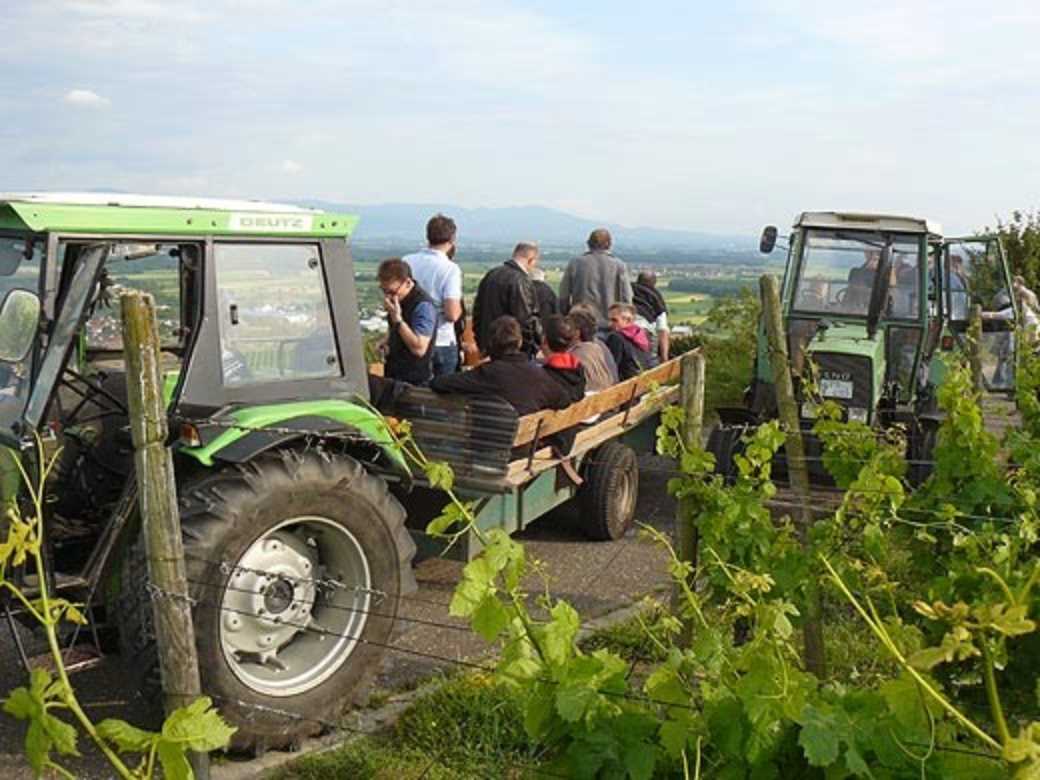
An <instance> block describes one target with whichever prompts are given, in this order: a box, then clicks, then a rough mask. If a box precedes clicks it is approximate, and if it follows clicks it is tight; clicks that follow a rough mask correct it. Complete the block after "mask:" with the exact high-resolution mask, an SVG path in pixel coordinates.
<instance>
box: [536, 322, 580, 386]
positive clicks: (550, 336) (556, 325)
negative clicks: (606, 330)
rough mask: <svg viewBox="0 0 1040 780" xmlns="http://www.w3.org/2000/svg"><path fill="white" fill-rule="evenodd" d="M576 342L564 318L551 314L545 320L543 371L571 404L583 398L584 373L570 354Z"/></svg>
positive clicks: (576, 338)
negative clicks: (558, 384) (558, 386)
mask: <svg viewBox="0 0 1040 780" xmlns="http://www.w3.org/2000/svg"><path fill="white" fill-rule="evenodd" d="M577 340H578V334H577V331H576V330H575V328H574V326H573V325H572V324H571V323H570V322H568V321H567V320H566V319H565V318H564V317H562V316H561V315H559V314H553V315H552V316H551V317H549V318H547V319H546V321H545V338H544V339H543V340H542V352H544V353H545V363H544V366H545V370H546V372H548V374H549V376H551V377H552V378H553V379H555V380H556V381H557V382H559V383H560V386H561V387H562V388H563V389H564V390H565V391H566V393H567V396H568V397H569V398H570V401H571V403H574V402H575V401H580V400H581V399H583V398H584V397H585V372H584V370H583V369H582V365H581V361H580V360H579V359H578V358H577V357H576V356H575V355H574V353H572V352H571V347H573V346H574V343H575V342H576V341H577Z"/></svg>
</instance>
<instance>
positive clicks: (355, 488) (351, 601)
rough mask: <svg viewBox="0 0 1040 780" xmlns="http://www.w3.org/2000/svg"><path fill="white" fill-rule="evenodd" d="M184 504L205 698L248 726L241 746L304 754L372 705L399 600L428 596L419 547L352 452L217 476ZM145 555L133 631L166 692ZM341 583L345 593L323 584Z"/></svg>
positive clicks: (124, 629)
mask: <svg viewBox="0 0 1040 780" xmlns="http://www.w3.org/2000/svg"><path fill="white" fill-rule="evenodd" d="M179 503H180V509H181V525H182V532H183V535H184V550H185V564H186V569H187V574H188V581H189V592H190V595H191V598H192V599H193V600H194V601H195V605H194V606H193V611H192V612H193V618H194V628H195V640H196V646H197V648H198V656H199V672H200V675H201V678H202V691H203V693H204V694H207V695H210V696H212V697H213V699H214V704H215V706H217V707H218V709H219V710H220V712H221V714H222V715H223V716H224V717H225V718H226V719H227V720H228V721H229V722H230V723H232V724H233V725H235V726H237V728H238V731H237V732H236V734H235V736H234V737H233V738H232V744H231V749H232V750H236V751H252V752H255V753H262V752H263V751H264V750H266V749H268V748H274V749H280V748H289V747H292V746H294V745H296V744H298V743H299V741H300V740H301V739H303V738H304V737H307V736H311V735H314V734H317V733H319V732H320V731H321V730H322V728H323V726H324V725H325V724H330V723H335V722H336V720H337V718H338V716H339V715H340V713H341V711H342V710H343V709H344V708H345V707H346V706H349V705H350V704H351V703H359V702H361V701H363V700H364V697H365V696H366V695H367V689H368V687H369V684H370V683H371V682H372V680H373V679H374V677H375V674H376V673H377V672H378V670H379V666H380V661H381V658H382V656H383V655H384V650H385V649H386V648H387V646H388V645H389V643H390V639H391V633H392V631H393V629H394V623H395V620H396V615H397V610H398V601H399V599H398V596H399V595H403V594H406V593H410V592H413V591H414V590H415V578H414V574H413V573H412V568H411V561H412V558H413V556H414V554H415V544H414V542H413V541H412V539H411V536H410V535H409V533H408V531H407V529H406V528H405V526H404V521H405V512H404V509H403V508H402V507H401V504H400V503H399V502H398V501H397V499H396V498H394V497H393V496H392V495H391V494H390V493H389V492H388V490H387V485H386V483H385V482H384V481H383V480H382V479H380V478H378V477H376V476H373V475H372V474H369V473H368V472H367V471H366V470H365V468H364V467H363V466H362V465H361V463H359V462H358V461H356V460H354V459H352V458H349V457H345V456H335V455H329V454H327V453H322V452H318V451H310V452H306V453H303V454H300V453H297V452H293V451H282V452H278V453H267V454H264V455H262V456H260V457H258V458H256V459H255V460H253V461H251V462H250V463H248V464H245V465H241V466H234V467H229V468H224V469H221V470H220V471H218V472H216V473H211V474H208V475H206V476H205V477H203V478H202V479H200V480H198V481H197V482H195V483H194V484H191V485H188V486H187V487H186V488H185V489H184V490H183V491H182V494H181V497H180V501H179ZM144 557H145V556H144V546H143V543H142V541H141V540H140V539H138V540H137V541H136V542H135V543H134V544H133V545H132V547H131V551H130V554H129V555H128V558H127V561H126V564H125V565H124V568H123V575H124V576H123V577H122V578H121V579H122V587H121V589H120V590H121V594H122V595H121V597H120V603H121V606H122V607H124V608H126V610H127V611H126V612H124V611H123V610H122V609H121V610H120V613H121V614H120V624H121V625H120V629H121V631H120V633H121V636H122V637H123V639H122V644H123V647H124V648H125V649H126V650H128V651H129V652H130V653H131V660H132V661H133V668H136V669H138V670H140V673H142V674H143V675H144V677H145V680H144V682H146V683H147V684H148V685H149V687H150V688H151V690H152V691H154V690H155V688H154V686H155V683H157V682H158V679H159V678H158V675H157V673H156V671H157V654H156V648H155V637H154V630H153V623H152V615H151V609H152V605H151V601H150V599H149V598H148V594H147V586H146V583H147V581H148V580H147V577H146V576H145V568H144V566H143V563H144ZM261 572H266V573H268V574H267V576H266V577H265V576H263V575H262V574H261ZM271 572H277V573H278V574H279V576H277V577H276V576H271V574H270V573H271ZM333 580H334V581H336V582H337V583H342V584H343V585H344V586H345V587H335V586H332V587H328V586H327V585H322V584H320V583H321V582H323V581H324V582H331V581H333ZM272 614H275V615H277V616H278V618H279V621H275V620H271V619H270V618H269V617H265V616H268V615H272ZM312 621H313V622H312ZM268 647H269V648H271V649H272V650H267V649H266V648H268ZM264 658H267V659H269V660H262V659H264ZM279 665H282V666H285V667H287V669H285V670H282V669H280V668H279ZM146 695H147V694H146ZM156 698H158V697H156Z"/></svg>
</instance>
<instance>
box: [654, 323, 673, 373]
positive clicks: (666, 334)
mask: <svg viewBox="0 0 1040 780" xmlns="http://www.w3.org/2000/svg"><path fill="white" fill-rule="evenodd" d="M654 326H655V327H656V329H657V354H658V355H660V356H661V362H662V363H664V362H665V361H666V360H668V351H669V348H670V347H671V340H672V334H671V333H670V331H669V330H668V312H667V311H663V312H661V313H660V314H659V315H657V320H656V321H655V322H654Z"/></svg>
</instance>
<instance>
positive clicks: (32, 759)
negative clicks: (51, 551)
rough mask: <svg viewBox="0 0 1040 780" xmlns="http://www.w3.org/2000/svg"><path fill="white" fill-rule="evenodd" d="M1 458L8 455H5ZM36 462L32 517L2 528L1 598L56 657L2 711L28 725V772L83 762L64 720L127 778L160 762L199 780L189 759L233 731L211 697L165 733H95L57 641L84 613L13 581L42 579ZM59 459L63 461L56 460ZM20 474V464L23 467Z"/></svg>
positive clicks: (117, 724)
mask: <svg viewBox="0 0 1040 780" xmlns="http://www.w3.org/2000/svg"><path fill="white" fill-rule="evenodd" d="M0 454H2V453H0ZM37 457H38V458H39V461H40V462H41V463H44V464H45V465H44V467H43V469H42V474H41V477H40V480H39V482H38V483H35V484H34V483H32V482H30V480H29V476H28V474H27V473H26V472H25V471H24V470H23V471H21V475H22V478H23V479H24V480H25V482H26V488H27V490H28V492H29V494H30V497H31V499H32V508H33V512H32V513H31V514H28V515H23V514H22V512H20V511H19V509H18V508H17V507H11V508H9V509H8V510H7V511H6V514H5V517H4V518H3V519H4V521H5V522H4V523H3V525H0V528H6V530H7V538H6V540H4V541H3V542H0V590H6V591H7V592H8V593H9V594H10V595H11V596H12V597H13V598H14V599H15V600H16V601H18V602H20V603H21V605H22V606H23V607H24V608H25V609H26V611H27V612H28V614H29V615H31V616H32V617H33V618H34V619H35V620H36V621H37V622H38V623H39V624H40V626H41V627H42V628H43V630H44V633H45V635H46V638H47V643H48V647H49V649H50V654H51V659H52V660H53V662H54V665H55V668H56V670H57V674H56V675H52V674H51V672H49V671H46V670H43V669H34V670H33V671H32V673H31V675H30V678H29V685H28V687H24V686H23V687H18V688H15V689H14V690H13V691H11V693H10V694H9V695H8V696H7V698H6V699H5V700H4V701H3V711H4V712H5V713H7V714H8V715H10V716H12V717H14V718H17V719H18V720H23V721H26V722H27V724H28V725H27V728H26V734H25V754H26V758H27V760H28V762H29V766H30V767H31V768H32V770H33V772H34V773H35V774H36V776H37V777H40V776H42V775H43V774H44V773H45V772H47V771H52V772H56V773H58V774H61V775H63V776H68V777H71V775H70V774H69V773H68V772H67V770H65V769H64V768H63V767H62V766H61V765H60V764H58V763H57V762H56V761H55V760H54V758H53V753H54V752H57V754H58V755H59V756H78V755H79V752H78V748H77V738H78V737H77V730H76V726H74V725H72V724H71V723H68V722H66V721H65V720H62V719H61V718H59V717H58V716H57V715H56V714H55V713H58V712H61V713H65V714H66V715H68V716H71V718H72V719H73V721H74V722H75V723H76V724H77V725H78V726H79V727H80V728H81V729H82V730H83V731H84V732H86V734H87V735H88V736H89V737H90V738H91V740H92V741H93V742H94V743H95V744H96V745H97V747H98V749H99V750H100V751H101V753H102V754H103V755H104V756H105V758H106V759H107V760H108V762H109V764H110V765H111V767H112V770H113V772H115V773H116V774H117V775H118V776H119V777H122V778H133V779H134V780H147V778H152V777H154V775H155V763H156V758H158V761H159V763H160V764H161V765H162V771H163V776H164V777H166V778H169V779H170V780H190V778H192V777H194V773H193V772H192V770H191V766H190V765H189V764H188V760H187V755H186V751H188V750H194V751H205V752H208V751H211V750H217V749H219V748H222V747H226V746H227V744H228V742H229V741H230V739H231V736H232V735H233V734H234V732H235V729H234V728H232V727H230V726H228V725H227V723H225V722H224V720H223V719H222V718H221V717H220V715H219V714H218V713H217V711H216V710H214V709H213V708H212V702H211V701H210V700H209V699H208V698H206V697H200V698H198V699H196V700H195V701H193V702H192V703H190V704H189V705H187V706H185V707H181V708H179V709H177V710H174V711H173V712H172V713H170V715H169V717H168V718H167V719H166V721H165V722H164V723H163V727H162V731H161V732H159V733H154V732H149V731H144V730H142V729H139V728H136V727H135V726H132V725H130V724H129V723H126V722H125V721H122V720H117V719H107V720H104V721H102V722H101V723H99V724H97V725H96V726H95V725H94V723H93V722H92V721H91V720H90V718H89V717H88V716H87V714H86V713H85V712H84V710H83V708H82V707H81V705H80V703H79V700H78V699H77V698H76V692H75V690H74V689H73V687H72V684H71V683H70V682H69V677H68V674H67V673H66V671H65V665H64V656H63V655H62V653H61V646H60V644H59V641H58V628H59V626H60V625H61V624H62V623H63V622H70V623H78V624H82V623H85V622H86V619H85V617H84V616H83V614H82V612H81V611H80V610H79V608H78V606H77V605H75V604H72V603H71V602H69V601H68V600H66V599H59V598H54V597H52V596H51V595H50V594H49V593H48V590H47V587H46V578H45V577H39V578H38V580H39V583H40V586H39V587H40V594H39V596H38V597H37V598H35V599H32V600H30V599H28V598H27V597H26V596H25V595H24V594H23V593H22V592H21V591H20V590H19V589H18V587H17V586H16V585H15V584H14V582H12V581H11V580H10V579H9V578H8V576H7V575H8V572H9V570H10V569H11V568H14V567H18V566H24V565H27V564H29V565H31V566H32V567H33V568H34V570H35V571H36V572H43V571H44V561H43V555H42V552H41V536H40V518H41V516H42V514H43V511H42V505H43V495H42V488H41V485H42V484H43V483H44V481H45V480H46V475H47V473H48V471H49V470H50V468H51V467H52V466H53V463H54V460H51V461H50V462H47V461H46V459H45V458H44V455H43V451H42V445H38V452H37ZM55 457H57V456H55ZM18 468H19V469H20V470H21V464H20V463H18ZM127 754H139V755H140V762H139V763H138V764H137V766H136V767H131V766H129V765H128V764H127V763H126V762H125V761H124V757H125V756H126V755H127Z"/></svg>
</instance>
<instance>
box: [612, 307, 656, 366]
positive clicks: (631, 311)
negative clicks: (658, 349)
mask: <svg viewBox="0 0 1040 780" xmlns="http://www.w3.org/2000/svg"><path fill="white" fill-rule="evenodd" d="M607 313H608V315H609V316H610V328H611V331H610V334H609V335H608V336H607V338H606V343H607V349H609V350H610V354H611V355H612V356H613V357H614V362H615V363H617V367H618V376H619V377H620V378H621V381H622V382H624V381H625V380H626V379H631V378H632V377H634V376H636V375H637V374H639V373H641V372H643V371H645V370H646V369H648V368H652V367H653V366H654V365H656V363H657V361H656V360H655V359H654V355H653V353H652V352H650V340H649V339H648V338H647V337H646V331H644V330H643V329H642V328H640V327H639V326H638V325H636V323H635V319H636V311H635V308H634V307H633V306H632V304H630V303H615V304H614V305H613V306H611V307H610V309H609V310H608V312H607Z"/></svg>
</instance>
